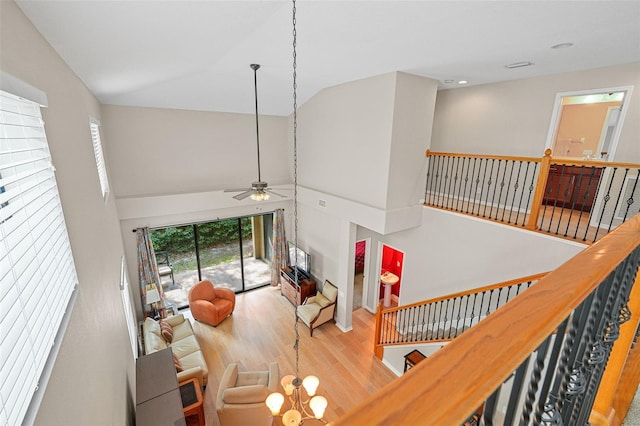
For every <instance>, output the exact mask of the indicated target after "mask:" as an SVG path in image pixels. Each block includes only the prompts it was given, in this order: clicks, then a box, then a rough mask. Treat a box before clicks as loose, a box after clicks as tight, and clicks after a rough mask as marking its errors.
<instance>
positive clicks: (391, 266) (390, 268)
mask: <svg viewBox="0 0 640 426" xmlns="http://www.w3.org/2000/svg"><path fill="white" fill-rule="evenodd" d="M403 261H404V253H402V252H399V251H398V250H395V249H393V248H392V247H389V246H385V245H383V246H382V270H381V271H380V275H382V274H384V273H385V272H391V273H392V274H395V275H397V276H398V278H400V281H398V284H396V285H394V286H393V287H391V294H395V295H396V296H400V286H401V285H402V262H403ZM383 297H384V286H382V285H380V299H382V298H383Z"/></svg>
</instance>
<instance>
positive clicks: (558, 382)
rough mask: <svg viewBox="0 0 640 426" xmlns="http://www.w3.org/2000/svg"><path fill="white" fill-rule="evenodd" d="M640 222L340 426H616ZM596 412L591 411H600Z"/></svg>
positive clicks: (635, 310) (637, 308) (633, 324)
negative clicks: (473, 424)
mask: <svg viewBox="0 0 640 426" xmlns="http://www.w3.org/2000/svg"><path fill="white" fill-rule="evenodd" d="M639 266H640V215H635V216H634V217H632V218H631V219H629V220H627V221H626V222H625V223H624V224H622V225H620V226H619V227H617V228H616V229H615V230H613V231H612V232H610V233H609V234H607V235H606V236H605V237H603V238H602V239H600V240H599V241H597V242H595V243H594V244H593V245H591V246H589V247H587V248H586V249H585V250H584V251H582V252H581V253H579V254H578V255H576V256H575V257H573V258H572V259H570V260H569V261H567V262H566V263H564V264H563V265H562V266H560V267H559V268H557V269H556V270H554V271H552V272H550V273H548V274H547V275H546V276H545V277H543V278H542V279H540V280H539V281H538V282H537V283H536V285H534V286H532V287H531V288H529V289H528V290H527V291H525V292H524V293H523V294H521V295H519V296H518V297H516V298H514V299H513V300H512V301H511V302H509V303H507V304H505V305H503V306H502V307H501V308H499V309H498V310H497V311H495V312H494V313H493V314H491V315H490V316H489V317H487V318H486V319H484V320H482V321H481V322H480V323H479V324H477V325H475V326H474V327H472V328H471V329H469V330H468V331H466V332H465V333H463V334H462V335H461V336H460V337H458V338H456V339H454V340H452V341H451V342H450V343H449V344H448V345H446V346H445V347H444V348H442V349H440V350H439V351H437V352H436V353H434V354H433V355H431V356H430V357H429V358H428V359H426V360H424V361H423V362H421V363H419V364H417V365H416V366H415V367H413V368H411V369H410V370H409V371H408V372H407V373H405V374H404V375H403V376H402V377H400V378H398V379H397V380H395V381H393V382H392V383H390V384H389V385H387V386H385V387H384V388H383V389H381V390H380V391H378V392H377V393H376V394H374V395H372V396H371V397H369V398H368V399H367V400H365V401H363V402H362V403H361V404H360V405H358V406H356V407H354V408H353V409H352V410H351V411H349V412H348V413H347V414H346V415H344V416H342V417H341V418H339V419H337V420H336V421H335V422H333V423H332V424H333V425H334V426H340V425H355V424H358V425H359V424H366V425H393V424H419V425H425V426H428V425H461V424H463V423H464V422H465V421H466V420H468V419H469V418H470V417H472V416H473V415H479V416H480V417H481V419H480V424H484V425H491V424H505V425H507V424H509V425H511V424H524V425H529V424H533V425H540V424H542V425H561V424H564V425H583V424H587V422H592V424H593V423H594V422H596V420H597V422H598V424H614V423H615V422H616V421H620V417H619V416H621V417H622V418H623V416H624V413H615V412H614V411H612V410H614V409H613V403H612V401H613V396H614V395H615V392H616V388H617V384H618V383H619V379H620V374H621V371H622V370H623V368H624V365H625V363H626V357H627V354H628V352H629V348H630V347H631V345H632V343H633V338H634V335H635V332H636V330H637V327H638V320H639V318H640V314H639V312H640V284H639V282H640V279H638V275H637V273H638V267H639ZM592 408H593V412H592Z"/></svg>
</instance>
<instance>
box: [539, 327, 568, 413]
mask: <svg viewBox="0 0 640 426" xmlns="http://www.w3.org/2000/svg"><path fill="white" fill-rule="evenodd" d="M568 324H569V318H568V317H567V318H565V319H564V321H562V322H561V323H560V325H559V326H558V328H557V332H556V333H555V334H552V335H550V336H549V337H548V339H549V340H550V341H551V340H552V341H553V345H552V347H551V354H550V355H549V361H548V365H547V369H546V374H545V377H544V380H543V381H542V387H541V388H540V396H539V398H538V404H537V406H536V411H535V413H534V415H533V424H535V425H538V424H541V422H542V415H543V413H544V412H545V403H546V402H547V401H548V400H549V399H550V398H551V399H553V398H552V394H549V390H550V389H551V385H552V384H553V382H554V378H555V377H557V376H556V375H554V374H553V372H554V371H556V366H557V364H558V361H559V358H560V351H561V350H562V346H563V342H564V336H565V333H566V331H567V326H568ZM556 392H557V391H556ZM556 394H557V393H556Z"/></svg>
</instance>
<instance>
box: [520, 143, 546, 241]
mask: <svg viewBox="0 0 640 426" xmlns="http://www.w3.org/2000/svg"><path fill="white" fill-rule="evenodd" d="M550 168H551V149H550V148H547V149H546V151H545V152H544V157H542V161H541V162H540V174H539V175H538V182H536V191H535V192H534V193H533V201H531V214H529V220H528V221H527V225H526V226H525V228H527V229H531V230H535V229H537V228H538V216H539V215H540V207H541V206H542V200H543V198H544V191H545V189H546V188H547V179H548V178H549V169H550Z"/></svg>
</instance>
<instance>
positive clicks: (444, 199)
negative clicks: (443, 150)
mask: <svg viewBox="0 0 640 426" xmlns="http://www.w3.org/2000/svg"><path fill="white" fill-rule="evenodd" d="M451 161H453V159H452V157H447V158H446V162H445V167H444V171H443V173H444V177H443V181H442V202H441V203H440V207H445V208H446V207H447V199H448V198H449V192H448V190H447V184H448V183H449V182H448V181H449V167H450V164H451Z"/></svg>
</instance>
